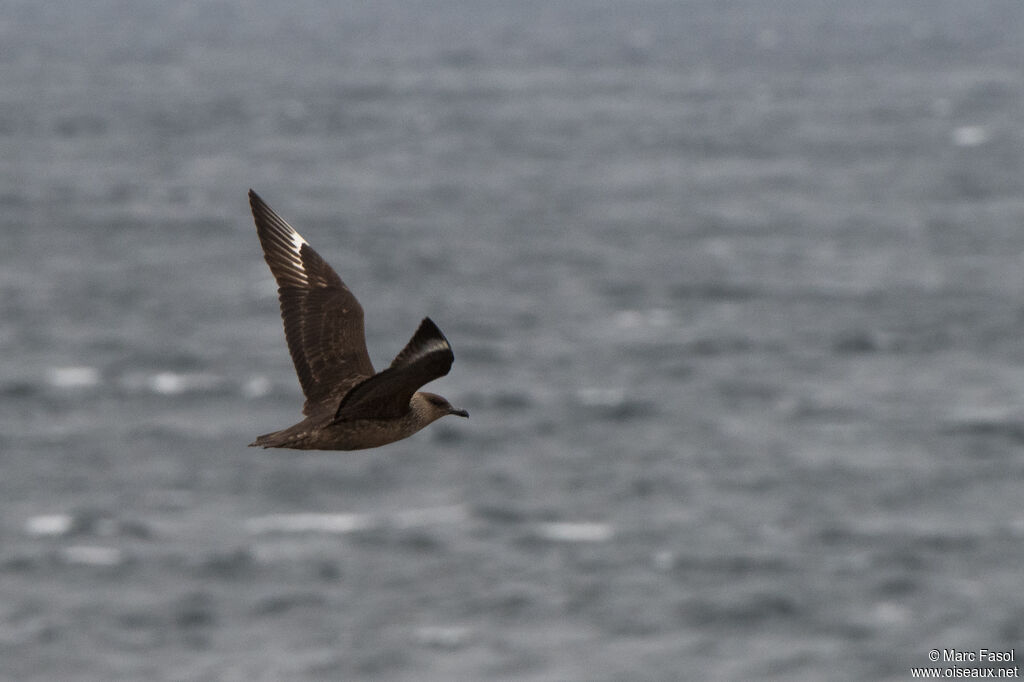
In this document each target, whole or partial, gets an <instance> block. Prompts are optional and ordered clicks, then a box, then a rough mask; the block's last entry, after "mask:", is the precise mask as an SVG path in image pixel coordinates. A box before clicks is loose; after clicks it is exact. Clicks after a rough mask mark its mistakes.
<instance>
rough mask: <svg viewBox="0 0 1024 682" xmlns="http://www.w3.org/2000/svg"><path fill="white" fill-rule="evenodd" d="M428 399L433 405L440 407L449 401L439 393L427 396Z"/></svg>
mask: <svg viewBox="0 0 1024 682" xmlns="http://www.w3.org/2000/svg"><path fill="white" fill-rule="evenodd" d="M427 400H429V401H430V403H431V404H432V405H437V406H438V407H444V405H445V403H446V402H447V401H446V400H445V399H444V398H442V397H441V396H437V395H432V396H430V397H429V398H427Z"/></svg>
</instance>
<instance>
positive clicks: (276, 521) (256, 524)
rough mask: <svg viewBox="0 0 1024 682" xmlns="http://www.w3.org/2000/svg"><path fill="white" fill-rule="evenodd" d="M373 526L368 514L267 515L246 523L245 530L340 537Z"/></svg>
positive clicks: (262, 532)
mask: <svg viewBox="0 0 1024 682" xmlns="http://www.w3.org/2000/svg"><path fill="white" fill-rule="evenodd" d="M372 525H373V523H372V517H371V516H370V515H369V514H319V513H313V512H307V513H301V514H268V515H266V516H257V517H254V518H251V519H249V520H248V521H246V523H245V526H246V529H247V530H248V531H249V532H250V533H252V534H253V535H265V534H268V533H329V534H334V535H342V534H345V533H352V532H354V531H357V530H363V529H365V528H369V527H371V526H372Z"/></svg>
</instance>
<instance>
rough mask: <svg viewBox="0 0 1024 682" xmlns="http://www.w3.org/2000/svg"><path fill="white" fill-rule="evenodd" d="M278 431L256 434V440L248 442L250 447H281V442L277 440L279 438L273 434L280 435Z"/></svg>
mask: <svg viewBox="0 0 1024 682" xmlns="http://www.w3.org/2000/svg"><path fill="white" fill-rule="evenodd" d="M280 434H281V432H280V431H274V432H273V433H265V434H263V435H262V436H257V438H256V440H254V441H253V442H251V443H249V447H250V448H276V447H281V443H280V442H277V441H279V440H280V439H279V438H275V436H280Z"/></svg>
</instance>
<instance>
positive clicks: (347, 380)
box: [249, 190, 469, 450]
mask: <svg viewBox="0 0 1024 682" xmlns="http://www.w3.org/2000/svg"><path fill="white" fill-rule="evenodd" d="M249 204H250V206H251V207H252V215H253V219H254V220H255V222H256V231H257V234H258V235H259V238H260V244H262V246H263V255H264V258H265V259H266V261H267V265H269V266H270V271H271V273H273V275H274V279H275V280H276V281H277V285H278V298H279V300H280V302H281V318H282V320H283V322H284V334H285V340H286V341H287V342H288V350H289V352H290V353H291V356H292V362H293V363H294V364H295V373H296V374H297V375H298V377H299V384H301V386H302V392H303V394H304V395H305V396H306V403H305V405H304V406H303V408H302V412H303V414H305V415H306V419H304V420H303V421H301V422H299V423H298V424H295V425H294V426H291V427H289V428H287V429H284V430H282V431H276V432H274V433H268V434H266V435H263V436H260V437H259V438H257V439H256V441H255V442H254V443H251V445H261V446H263V447H268V448H270V447H282V448H299V449H304V450H310V449H319V450H357V449H361V448H369V447H377V446H378V445H384V444H386V443H391V442H393V441H396V440H400V439H402V438H406V437H407V436H410V435H412V434H413V433H415V432H416V431H419V430H420V429H422V428H423V427H424V426H426V425H427V424H429V423H430V422H432V421H434V420H436V419H439V418H440V417H443V416H445V415H447V414H455V415H458V416H461V417H467V416H469V415H468V414H467V413H466V411H465V410H457V409H455V408H454V407H452V406H451V405H450V404H449V403H448V401H447V400H445V399H444V398H442V397H441V396H438V395H435V394H433V393H426V392H419V391H418V389H419V388H420V387H421V386H423V385H424V384H426V383H428V382H431V381H433V380H434V379H437V378H439V377H442V376H444V375H445V374H447V373H448V370H449V369H451V366H452V362H453V361H454V359H455V356H454V355H453V354H452V349H451V346H450V345H449V344H448V339H446V338H445V337H444V334H442V333H441V330H440V329H438V328H437V325H435V324H434V323H433V322H432V321H431V320H430V318H424V319H423V321H422V322H421V323H420V326H419V329H417V330H416V333H415V334H414V335H413V337H412V339H411V340H410V341H409V343H408V344H406V346H405V348H404V349H402V352H401V353H399V354H398V356H397V357H396V358H395V359H394V361H393V362H392V363H391V366H390V367H388V368H387V369H385V370H384V371H382V372H379V373H377V372H375V371H374V369H373V363H371V362H370V356H369V354H368V353H367V352H366V334H365V331H364V328H363V308H362V306H361V305H359V301H357V300H356V297H355V296H354V295H353V294H352V292H351V291H350V290H349V288H348V287H347V286H345V283H344V282H342V281H341V278H340V277H338V275H337V273H335V272H334V270H332V269H331V266H330V265H328V264H327V263H326V262H325V261H324V259H323V258H321V257H320V255H319V254H318V253H317V252H316V251H314V250H313V247H312V246H310V245H309V243H308V242H307V241H306V240H305V239H303V238H302V236H301V235H300V234H299V233H298V232H296V231H295V230H294V229H293V228H292V226H291V225H289V224H288V223H287V222H285V221H284V220H283V219H282V218H281V217H280V216H279V215H277V213H275V212H274V211H273V210H272V209H271V208H270V207H269V206H268V205H267V204H266V203H264V201H263V200H262V199H261V198H260V197H259V195H257V194H256V193H255V192H253V191H252V190H249Z"/></svg>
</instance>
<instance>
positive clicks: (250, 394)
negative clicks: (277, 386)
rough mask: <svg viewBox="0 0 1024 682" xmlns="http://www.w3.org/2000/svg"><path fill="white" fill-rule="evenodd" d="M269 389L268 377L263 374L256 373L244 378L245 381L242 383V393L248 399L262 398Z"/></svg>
mask: <svg viewBox="0 0 1024 682" xmlns="http://www.w3.org/2000/svg"><path fill="white" fill-rule="evenodd" d="M270 389H271V384H270V379H268V378H267V377H265V376H263V375H257V376H253V377H249V378H248V379H246V381H245V383H244V384H242V395H243V396H245V397H246V398H248V399H250V400H252V399H253V398H262V397H263V396H265V395H267V394H268V393H270Z"/></svg>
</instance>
